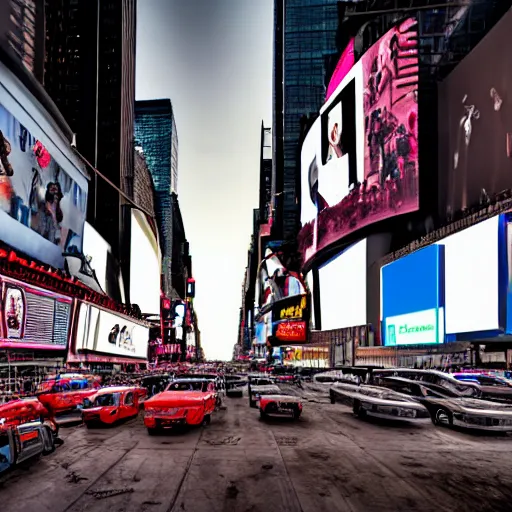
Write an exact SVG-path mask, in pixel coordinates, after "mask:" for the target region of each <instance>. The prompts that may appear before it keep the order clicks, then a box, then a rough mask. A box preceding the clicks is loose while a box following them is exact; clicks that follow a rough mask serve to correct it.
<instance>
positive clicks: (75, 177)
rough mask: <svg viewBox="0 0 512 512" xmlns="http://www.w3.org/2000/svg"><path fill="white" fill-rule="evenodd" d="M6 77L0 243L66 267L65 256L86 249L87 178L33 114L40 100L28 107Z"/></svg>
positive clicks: (0, 136) (1, 112) (0, 108)
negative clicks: (83, 246)
mask: <svg viewBox="0 0 512 512" xmlns="http://www.w3.org/2000/svg"><path fill="white" fill-rule="evenodd" d="M2 78H3V77H2V76H1V73H0V239H1V240H2V241H4V242H5V243H7V244H9V245H11V246H13V247H15V248H17V249H19V250H21V251H23V252H24V253H27V254H28V255H29V256H31V257H33V258H36V259H38V260H41V261H43V262H45V263H48V264H50V265H53V266H55V267H59V268H62V266H63V264H64V260H63V257H62V253H63V252H73V250H74V249H73V248H75V249H76V250H78V251H81V250H82V236H83V226H84V222H85V213H86V207H87V180H86V178H85V176H84V175H83V173H82V172H83V171H82V170H79V168H78V167H77V165H76V158H74V157H70V156H69V154H70V153H71V150H70V148H69V145H68V143H67V142H66V141H64V140H63V138H62V136H58V135H57V134H56V133H53V134H51V129H50V127H51V123H50V122H49V121H48V120H47V119H46V118H44V117H43V116H41V114H40V113H39V117H40V119H36V114H35V113H34V117H32V115H30V114H29V113H28V112H27V110H34V111H37V110H38V109H37V106H34V105H33V103H34V100H31V101H30V100H28V107H29V108H27V109H24V108H23V107H22V106H21V105H20V104H19V103H18V101H17V99H16V98H14V97H13V96H12V93H13V92H15V91H14V90H13V91H8V90H6V88H5V87H4V82H2V80H1V79H2ZM7 84H8V82H7ZM22 99H23V98H22ZM45 124H46V126H45ZM64 144H66V145H67V147H66V149H65V150H62V149H61V147H62V146H63V145H64ZM59 146H60V147H59Z"/></svg>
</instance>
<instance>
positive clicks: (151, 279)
mask: <svg viewBox="0 0 512 512" xmlns="http://www.w3.org/2000/svg"><path fill="white" fill-rule="evenodd" d="M159 253H160V251H159V249H158V240H157V238H156V237H155V235H154V234H153V231H152V230H151V227H150V225H149V223H148V221H147V220H146V217H145V215H144V214H143V213H142V212H140V211H136V210H132V237H131V258H130V300H131V302H132V303H133V304H138V305H139V307H140V309H141V311H142V312H143V313H152V314H154V315H156V314H158V313H159V311H160V256H159Z"/></svg>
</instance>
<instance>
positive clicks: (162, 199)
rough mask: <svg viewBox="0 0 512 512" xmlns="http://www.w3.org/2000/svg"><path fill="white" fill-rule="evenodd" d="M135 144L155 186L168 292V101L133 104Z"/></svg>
mask: <svg viewBox="0 0 512 512" xmlns="http://www.w3.org/2000/svg"><path fill="white" fill-rule="evenodd" d="M135 145H136V146H137V147H140V148H142V152H143V154H144V157H145V159H146V163H147V166H148V168H149V170H150V172H151V175H152V177H153V182H154V185H155V211H156V217H157V221H158V226H159V232H160V233H159V234H160V245H161V247H162V250H163V261H162V272H163V275H164V279H163V283H162V284H163V289H164V292H165V293H166V294H167V295H169V294H170V292H171V257H172V201H171V193H173V192H174V193H176V192H177V185H178V134H177V131H176V122H175V120H174V113H173V110H172V104H171V100H169V99H162V100H148V101H137V102H135Z"/></svg>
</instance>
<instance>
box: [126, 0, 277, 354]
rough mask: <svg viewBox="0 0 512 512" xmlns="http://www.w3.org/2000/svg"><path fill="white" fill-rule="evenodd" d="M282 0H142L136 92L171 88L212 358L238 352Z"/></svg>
mask: <svg viewBox="0 0 512 512" xmlns="http://www.w3.org/2000/svg"><path fill="white" fill-rule="evenodd" d="M272 23H273V0H139V1H138V10H137V64H136V66H137V68H136V69H137V81H136V99H137V100H146V99H157V98H170V99H171V101H172V105H173V109H174V115H175V118H176V125H177V131H178V139H179V147H178V200H179V203H180V208H181V212H182V216H183V221H184V224H185V231H186V236H187V239H188V241H189V243H190V252H191V255H192V270H193V275H194V278H195V280H196V298H195V301H194V307H195V309H196V312H197V316H198V324H199V329H200V331H201V344H202V346H203V349H204V351H205V355H206V357H207V358H208V359H230V358H231V356H232V352H233V345H234V344H235V343H236V341H237V334H238V321H239V313H240V306H241V294H242V280H243V277H244V269H245V266H246V264H247V250H248V248H249V243H250V236H251V233H252V210H253V209H254V208H256V207H257V206H258V193H259V154H260V136H261V134H260V130H261V122H262V121H264V123H265V126H271V120H272V118H271V112H272V110H271V108H272V105H271V101H272Z"/></svg>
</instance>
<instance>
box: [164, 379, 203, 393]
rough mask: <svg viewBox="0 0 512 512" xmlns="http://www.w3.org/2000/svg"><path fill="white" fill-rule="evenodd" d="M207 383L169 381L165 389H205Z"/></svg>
mask: <svg viewBox="0 0 512 512" xmlns="http://www.w3.org/2000/svg"><path fill="white" fill-rule="evenodd" d="M207 385H208V383H207V382H204V381H201V382H190V381H189V382H171V384H169V386H168V388H167V391H206V388H207Z"/></svg>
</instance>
